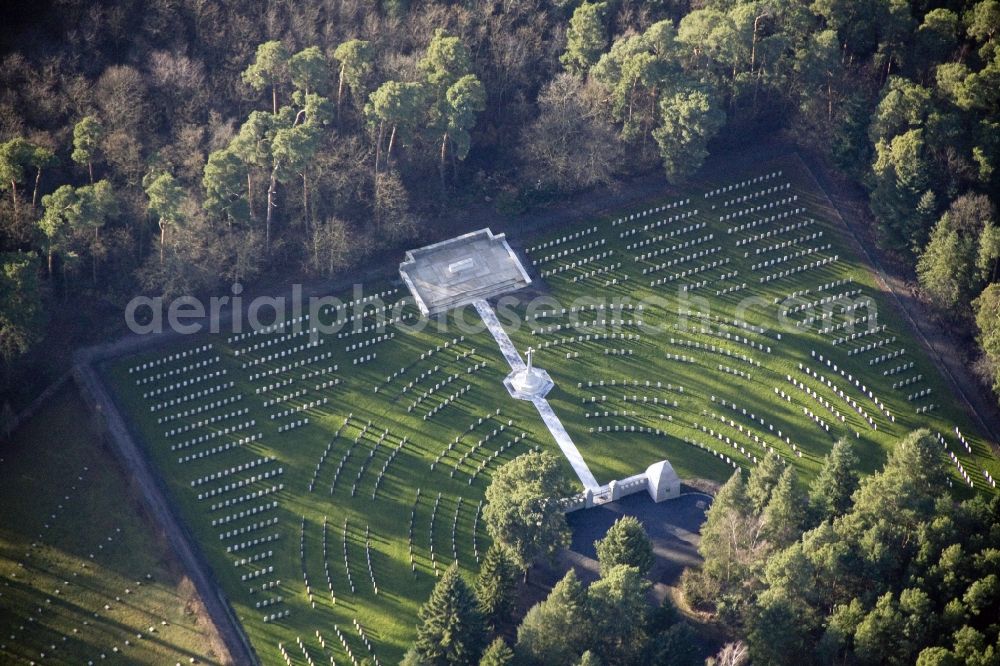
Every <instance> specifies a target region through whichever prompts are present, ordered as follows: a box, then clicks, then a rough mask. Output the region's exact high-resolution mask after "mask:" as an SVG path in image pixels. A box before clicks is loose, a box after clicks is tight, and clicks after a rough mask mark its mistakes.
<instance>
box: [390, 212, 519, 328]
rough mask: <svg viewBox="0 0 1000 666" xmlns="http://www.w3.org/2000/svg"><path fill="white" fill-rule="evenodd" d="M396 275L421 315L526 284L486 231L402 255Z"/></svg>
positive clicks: (506, 249)
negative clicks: (407, 289)
mask: <svg viewBox="0 0 1000 666" xmlns="http://www.w3.org/2000/svg"><path fill="white" fill-rule="evenodd" d="M399 274H400V276H401V277H402V278H403V282H405V283H406V286H407V287H408V288H409V290H410V293H411V294H413V298H414V300H415V301H416V303H417V307H418V308H420V312H422V313H423V314H424V316H430V315H436V314H441V313H443V312H447V311H448V310H451V309H453V308H457V307H461V306H463V305H468V304H470V303H472V302H474V301H477V300H480V299H486V298H491V297H494V296H499V295H500V294H505V293H507V292H510V291H514V290H516V289H521V288H522V287H526V286H528V285H529V284H531V278H530V277H528V273H527V272H526V271H525V270H524V266H522V265H521V262H520V260H519V259H518V258H517V255H516V254H514V251H513V250H512V249H511V248H510V245H508V244H507V239H506V238H505V237H504V235H503V234H496V235H494V234H493V232H492V231H490V229H488V228H487V229H480V230H478V231H472V232H470V233H467V234H463V235H462V236H456V237H455V238H450V239H448V240H446V241H441V242H440V243H434V244H433V245H427V246H425V247H421V248H418V249H416V250H408V251H407V253H406V260H405V261H403V263H401V264H400V265H399Z"/></svg>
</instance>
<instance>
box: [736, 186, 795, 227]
mask: <svg viewBox="0 0 1000 666" xmlns="http://www.w3.org/2000/svg"><path fill="white" fill-rule="evenodd" d="M798 199H799V195H797V194H794V195H792V196H790V197H785V198H783V199H779V200H778V201H771V202H769V203H766V204H761V205H759V206H750V207H749V208H741V209H740V210H737V211H733V212H732V213H725V214H723V215H720V216H719V222H727V221H729V220H735V219H736V218H738V217H744V216H746V215H750V214H753V213H760V212H761V211H765V210H772V209H774V208H775V207H777V208H781V207H782V206H787V205H788V204H790V203H794V202H796V201H798ZM805 210H806V209H805V208H802V207H801V206H799V207H797V208H793V209H792V210H790V211H785V212H783V213H777V214H775V215H773V216H771V220H770V221H773V220H775V219H783V218H786V217H788V216H789V215H795V214H798V213H804V212H805ZM753 226H757V223H756V221H755V222H754V223H753V224H752V226H751V227H749V228H752V227H753ZM733 228H734V229H735V230H737V231H742V230H743V229H742V228H740V227H733ZM744 228H747V227H744Z"/></svg>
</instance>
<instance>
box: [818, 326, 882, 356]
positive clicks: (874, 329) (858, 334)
mask: <svg viewBox="0 0 1000 666" xmlns="http://www.w3.org/2000/svg"><path fill="white" fill-rule="evenodd" d="M887 328H888V326H887V325H886V324H882V325H880V326H871V327H869V328H866V329H865V330H863V331H855V332H854V333H851V334H850V335H843V336H841V337H839V338H834V339H833V340H830V344H831V345H833V346H834V347H836V346H837V345H842V344H844V343H845V342H853V341H855V340H860V339H861V338H864V337H867V336H869V335H876V334H878V333H885V331H886V329H887ZM895 341H896V336H892V337H891V338H885V339H883V340H879V341H878V343H877V347H881V346H883V345H886V344H891V343H893V342H895ZM865 351H871V349H866V350H865ZM858 353H861V352H860V351H859V350H858V349H851V350H848V352H847V355H848V356H853V355H854V354H858Z"/></svg>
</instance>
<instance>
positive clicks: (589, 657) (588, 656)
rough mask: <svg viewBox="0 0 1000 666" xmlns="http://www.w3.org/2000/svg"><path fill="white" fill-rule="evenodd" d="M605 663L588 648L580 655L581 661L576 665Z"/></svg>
mask: <svg viewBox="0 0 1000 666" xmlns="http://www.w3.org/2000/svg"><path fill="white" fill-rule="evenodd" d="M603 663H604V662H602V661H601V658H600V657H598V656H597V655H596V654H594V653H593V652H591V651H590V650H587V651H586V652H584V653H583V654H582V655H580V661H578V662H576V666H603Z"/></svg>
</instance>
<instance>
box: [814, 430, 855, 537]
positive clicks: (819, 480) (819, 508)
mask: <svg viewBox="0 0 1000 666" xmlns="http://www.w3.org/2000/svg"><path fill="white" fill-rule="evenodd" d="M858 462H859V460H858V455H857V454H856V453H855V452H854V446H853V445H852V444H851V442H850V440H848V439H846V438H844V439H840V440H838V441H837V443H836V444H834V445H833V450H831V451H830V453H828V454H827V455H826V456H824V458H823V468H822V469H821V470H820V472H819V475H817V476H816V479H815V480H814V481H813V482H812V485H811V486H810V487H809V505H810V512H811V518H812V524H813V525H816V524H819V523H820V522H823V521H826V520H832V519H833V518H836V517H837V516H840V515H843V514H844V513H846V512H847V510H848V509H849V508H850V506H851V496H852V495H853V494H854V491H855V490H857V489H858V480H859V479H860V474H859V472H858Z"/></svg>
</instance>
